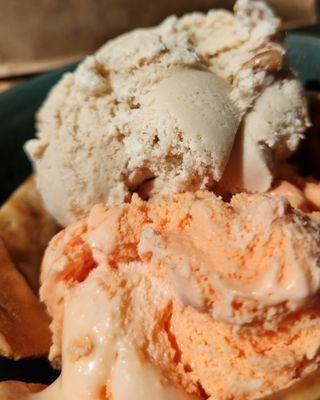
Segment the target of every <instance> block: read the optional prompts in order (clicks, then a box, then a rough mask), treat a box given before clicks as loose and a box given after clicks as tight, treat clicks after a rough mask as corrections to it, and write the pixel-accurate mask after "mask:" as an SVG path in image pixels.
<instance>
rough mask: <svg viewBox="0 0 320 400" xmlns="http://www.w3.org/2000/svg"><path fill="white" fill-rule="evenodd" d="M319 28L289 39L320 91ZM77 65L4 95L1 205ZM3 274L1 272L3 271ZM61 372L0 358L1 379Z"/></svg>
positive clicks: (24, 171)
mask: <svg viewBox="0 0 320 400" xmlns="http://www.w3.org/2000/svg"><path fill="white" fill-rule="evenodd" d="M317 31H319V32H320V30H319V29H313V30H312V29H311V30H309V31H308V32H295V33H290V34H288V35H287V36H286V38H285V41H286V43H287V47H288V56H289V58H290V60H291V63H292V64H293V65H294V67H295V69H296V70H297V71H298V73H299V75H300V78H301V80H302V82H303V83H304V85H305V86H306V87H308V88H314V89H320V34H319V36H318V34H317ZM74 68H75V65H70V66H68V67H65V68H62V69H59V70H56V71H54V72H50V73H48V74H44V75H42V76H40V77H37V78H34V79H31V80H30V81H28V82H27V83H24V84H21V85H19V86H17V87H15V88H13V89H11V90H8V91H7V92H5V93H3V94H1V95H0V204H1V203H2V202H3V201H4V200H5V199H6V198H7V197H8V196H9V194H10V193H11V192H12V191H13V190H14V189H15V188H16V187H17V186H18V185H19V184H20V183H21V182H22V181H23V180H24V179H25V178H26V177H27V176H28V175H29V174H30V172H31V165H30V163H29V161H28V159H27V157H26V155H25V154H24V152H23V148H22V147H23V144H24V143H25V141H26V140H27V139H29V138H31V137H33V136H34V132H35V126H34V117H35V112H36V111H37V109H38V108H39V106H40V105H41V103H42V101H43V100H44V98H45V97H46V95H47V93H48V91H49V90H50V88H51V87H52V86H53V85H54V84H55V83H56V82H57V81H58V80H59V79H60V77H61V76H62V75H63V74H64V73H66V72H68V71H72V70H73V69H74ZM0 273H1V271H0ZM56 375H57V373H56V372H54V371H53V370H52V369H51V368H50V366H49V364H48V362H47V361H46V360H25V361H19V362H13V361H8V360H6V359H4V358H1V357H0V380H8V379H16V380H24V381H26V382H43V383H49V382H51V381H52V380H53V379H54V378H55V377H56Z"/></svg>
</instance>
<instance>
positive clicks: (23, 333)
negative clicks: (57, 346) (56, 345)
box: [0, 240, 50, 399]
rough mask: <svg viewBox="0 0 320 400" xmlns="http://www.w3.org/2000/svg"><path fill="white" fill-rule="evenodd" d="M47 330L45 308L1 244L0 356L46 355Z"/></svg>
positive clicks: (1, 242)
mask: <svg viewBox="0 0 320 400" xmlns="http://www.w3.org/2000/svg"><path fill="white" fill-rule="evenodd" d="M48 326H49V317H48V316H47V314H46V312H45V310H44V308H43V307H42V305H41V304H40V302H39V300H38V298H37V297H36V295H35V294H34V293H33V292H32V290H31V289H30V287H29V285H28V284H27V282H26V281H25V279H24V278H23V277H22V275H21V274H20V273H19V272H18V271H17V269H16V268H15V266H14V264H13V263H12V261H11V259H10V256H9V254H8V252H7V250H6V248H5V245H4V243H3V241H2V240H0V355H2V356H5V357H10V358H13V359H20V358H26V357H39V356H43V355H45V354H47V352H48V349H49V346H50V334H49V329H48ZM0 398H1V399H2V397H1V396H0Z"/></svg>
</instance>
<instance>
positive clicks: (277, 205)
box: [31, 191, 320, 400]
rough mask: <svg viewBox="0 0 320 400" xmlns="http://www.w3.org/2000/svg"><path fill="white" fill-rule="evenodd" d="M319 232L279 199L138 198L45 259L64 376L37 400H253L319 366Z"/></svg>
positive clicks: (67, 234)
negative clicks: (228, 200) (145, 199)
mask: <svg viewBox="0 0 320 400" xmlns="http://www.w3.org/2000/svg"><path fill="white" fill-rule="evenodd" d="M319 245H320V235H319V225H318V224H317V223H316V222H315V221H312V220H311V219H310V218H308V217H307V216H306V215H305V214H303V213H301V212H300V211H296V210H294V209H293V208H292V207H291V206H290V205H289V203H288V201H287V200H285V199H284V198H283V197H281V196H278V195H273V196H271V195H264V194H251V195H250V194H238V195H235V196H233V198H232V200H231V201H230V203H227V202H224V201H223V200H222V199H221V198H219V197H216V196H215V195H214V194H213V193H210V192H207V191H198V192H195V193H191V192H188V193H183V194H175V195H172V194H168V195H156V196H154V197H153V198H152V199H150V200H149V201H147V202H146V201H143V200H141V199H140V198H139V197H138V196H137V195H134V196H133V198H132V200H131V202H130V203H129V204H123V205H119V206H113V207H108V206H105V205H96V206H95V207H94V208H93V209H92V211H91V212H90V214H89V216H88V217H87V218H85V219H82V220H80V221H79V222H76V223H75V224H73V225H71V226H69V227H68V228H66V229H65V230H63V231H62V232H60V233H59V234H58V235H57V236H56V237H55V238H54V239H53V240H52V241H51V244H50V246H49V248H48V249H47V252H46V255H45V258H44V262H43V269H42V276H41V279H42V286H41V292H40V293H41V298H42V300H43V301H44V302H45V303H46V305H47V308H48V311H49V313H50V315H51V316H52V318H53V320H52V325H51V329H52V332H53V344H52V347H51V351H50V359H51V360H52V361H55V362H57V361H59V360H60V359H61V360H62V372H61V376H60V378H59V379H58V381H57V382H55V383H54V384H53V385H52V386H51V387H49V388H48V389H46V390H45V391H43V392H41V393H40V394H37V395H33V396H32V397H31V398H32V399H39V400H40V399H41V400H45V399H54V400H55V399H57V398H59V399H61V400H63V399H68V400H70V399H79V398H81V399H83V400H87V399H88V400H89V399H90V400H91V399H92V400H96V399H114V400H123V399H125V398H130V399H135V398H137V399H138V398H139V399H141V398H152V397H154V398H156V399H159V400H160V399H161V400H162V399H165V400H167V399H207V398H212V399H219V400H220V399H221V400H224V399H225V400H227V399H239V400H242V399H247V400H248V399H258V398H260V397H262V396H264V395H268V394H270V393H273V392H275V391H277V390H279V389H282V388H285V387H287V386H289V385H291V384H292V383H294V382H295V381H297V380H299V378H301V377H303V376H305V375H306V374H308V373H309V372H312V371H314V370H315V369H317V367H318V365H319V362H320V360H319V350H320V343H319V335H320V323H319V322H320V314H319V305H318V304H319V303H318V298H319V288H320V265H319V248H320V247H319Z"/></svg>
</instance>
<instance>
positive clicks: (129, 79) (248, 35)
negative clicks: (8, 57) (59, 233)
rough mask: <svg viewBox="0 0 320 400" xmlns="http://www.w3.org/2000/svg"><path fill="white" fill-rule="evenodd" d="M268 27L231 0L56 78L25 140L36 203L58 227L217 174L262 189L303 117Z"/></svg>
mask: <svg viewBox="0 0 320 400" xmlns="http://www.w3.org/2000/svg"><path fill="white" fill-rule="evenodd" d="M278 26H279V20H278V19H277V18H276V17H275V16H274V14H273V13H272V11H271V10H270V9H269V8H268V7H267V6H266V5H265V4H264V3H263V2H259V1H251V0H239V1H238V2H237V4H236V6H235V10H234V13H231V12H229V11H224V10H212V11H210V12H209V13H208V14H202V13H191V14H187V15H185V16H183V17H181V18H177V17H175V16H172V17H169V18H167V19H166V20H165V21H164V22H163V23H162V24H160V25H159V26H157V27H155V28H150V29H138V30H135V31H133V32H130V33H127V34H125V35H122V36H120V37H118V38H116V39H114V40H111V41H110V42H108V43H107V44H106V45H104V46H103V47H102V48H101V49H100V50H99V51H98V52H97V53H96V54H94V55H93V56H90V57H88V58H87V59H86V60H84V61H83V62H82V63H81V64H80V65H79V67H78V68H77V70H76V71H75V72H74V73H69V74H66V75H65V76H64V77H63V78H62V80H61V81H60V82H59V83H58V84H57V85H56V86H55V87H54V88H53V89H52V91H51V93H50V94H49V96H48V99H47V100H46V102H45V103H44V105H43V107H42V108H41V110H40V112H39V113H38V117H37V127H38V132H37V139H35V140H31V141H29V142H28V143H27V146H26V149H27V152H28V153H29V155H30V157H31V159H32V160H33V162H34V165H35V168H36V171H37V183H38V188H39V190H40V193H41V194H42V197H43V199H44V202H45V204H46V207H47V209H48V210H49V211H50V212H51V213H52V214H53V215H54V216H55V218H56V219H57V220H58V221H59V222H60V223H61V224H63V225H66V224H68V223H69V222H72V221H74V220H75V219H77V218H78V217H80V216H82V215H85V214H86V213H87V212H88V211H89V210H90V208H91V206H92V205H93V204H95V203H97V202H104V203H107V204H117V203H121V202H124V201H128V200H129V199H130V197H131V194H132V193H133V192H138V193H140V195H142V196H144V197H146V198H148V197H150V196H152V195H154V194H155V193H159V192H160V193H165V192H180V191H184V190H192V191H194V190H197V189H205V188H207V189H210V190H211V189H214V188H215V187H216V185H217V183H218V182H219V181H220V180H221V178H222V177H223V180H222V183H221V185H220V186H221V188H223V190H225V191H227V192H236V191H238V190H239V189H241V190H246V191H264V190H266V189H268V188H269V187H270V184H271V182H272V178H273V169H274V166H275V164H276V162H277V158H278V156H279V154H281V157H284V156H285V155H287V154H289V153H290V152H292V151H294V150H295V148H296V147H297V145H298V142H299V140H300V138H301V136H302V133H303V131H304V129H305V127H306V126H307V125H308V117H307V111H306V105H305V101H304V97H303V94H302V91H301V87H300V85H299V83H298V81H297V80H296V79H295V78H292V77H290V74H289V73H288V72H286V68H285V67H284V66H283V64H284V63H283V56H284V53H285V50H284V48H283V47H282V45H281V44H279V43H277V42H276V39H275V37H276V36H275V35H276V33H277V29H278ZM288 94H291V95H292V96H291V97H292V100H291V101H290V100H289V98H290V96H288ZM270 98H275V101H276V103H277V105H278V106H279V109H278V110H276V109H275V108H273V106H272V102H270ZM250 110H252V111H250ZM241 121H242V123H241ZM270 121H271V122H270ZM292 121H293V122H294V123H293V124H291V122H292ZM240 123H241V128H240V129H239V126H240ZM260 128H261V129H260ZM280 148H281V149H280ZM230 176H231V178H230ZM257 177H259V180H258V181H257ZM219 190H220V189H219Z"/></svg>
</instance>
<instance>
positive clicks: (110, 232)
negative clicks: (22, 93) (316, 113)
mask: <svg viewBox="0 0 320 400" xmlns="http://www.w3.org/2000/svg"><path fill="white" fill-rule="evenodd" d="M279 23H280V21H279V20H278V19H277V18H276V17H275V15H274V14H273V12H272V11H271V9H270V8H269V7H268V6H267V5H266V4H265V3H263V2H260V1H250V0H238V2H237V3H236V5H235V8H234V13H231V12H228V11H224V10H212V11H210V12H209V13H208V14H207V15H205V14H201V13H192V14H187V15H185V16H183V17H181V18H177V17H174V16H173V17H169V18H168V19H166V20H165V21H164V22H163V23H162V24H160V25H159V26H157V27H154V28H149V29H139V30H135V31H133V32H130V33H127V34H125V35H122V36H120V37H118V38H116V39H114V40H112V41H110V42H108V43H107V44H106V45H105V46H103V47H102V48H101V49H100V50H98V52H97V53H96V54H95V55H93V56H90V57H88V58H87V59H86V60H84V61H83V62H82V63H81V64H80V65H79V66H78V68H77V69H76V71H75V72H74V73H68V74H66V75H65V76H64V77H63V78H62V80H61V81H60V82H59V83H58V84H57V85H56V86H55V87H54V88H53V89H52V91H51V93H50V94H49V96H48V98H47V100H46V102H45V103H44V105H43V107H42V108H41V110H40V112H39V114H38V118H37V127H38V132H37V138H36V139H33V140H31V141H29V142H28V143H27V144H26V150H27V152H28V154H29V155H30V157H31V159H32V160H33V163H34V166H35V174H36V181H37V187H38V189H39V192H40V194H41V197H42V199H43V202H44V206H45V209H46V211H44V214H43V218H44V226H43V232H44V236H43V238H42V239H41V240H36V241H35V243H36V246H35V247H36V248H37V249H39V251H38V252H36V253H32V252H30V253H28V252H25V253H23V254H24V256H27V258H28V259H29V260H31V261H32V262H31V263H30V264H28V263H27V265H29V266H30V265H34V264H38V258H37V256H38V255H39V254H40V253H41V249H43V244H44V243H45V242H46V241H47V240H48V237H49V236H52V235H53V234H54V231H55V229H57V225H56V223H55V222H54V221H53V219H52V218H51V217H50V216H49V215H48V214H47V212H48V213H50V214H51V215H52V217H53V218H54V219H55V220H56V221H57V222H58V223H59V224H61V225H63V226H65V229H63V230H61V231H60V232H59V233H58V234H57V235H56V236H54V237H53V239H52V240H51V241H50V244H49V246H48V248H47V250H46V252H45V255H44V258H43V262H42V268H41V286H40V299H41V300H42V301H43V303H44V304H45V306H46V309H47V312H48V314H49V316H50V318H51V324H50V329H51V333H52V339H51V346H50V352H49V360H50V362H51V363H52V364H53V365H54V366H55V367H56V368H61V374H60V377H59V378H58V380H57V381H56V382H54V383H53V384H52V385H50V386H49V387H47V388H46V389H44V390H40V389H41V388H37V387H31V386H27V385H23V384H22V383H15V382H9V383H2V384H0V393H1V390H2V391H3V393H5V396H6V397H5V398H7V399H14V400H22V399H28V400H57V399H59V400H72V399H77V400H79V399H81V400H111V399H112V400H124V399H149V398H155V399H159V400H170V399H172V400H173V399H178V400H179V399H181V400H182V399H188V400H191V399H195V400H196V399H198V400H203V399H218V400H231V399H238V400H255V399H260V398H264V397H265V396H278V397H275V398H279V396H287V397H283V398H294V397H290V396H291V394H292V393H293V395H297V394H299V393H300V394H301V396H302V394H303V393H304V394H305V393H306V384H307V382H309V383H310V382H312V380H313V379H314V376H315V375H316V376H317V375H318V374H319V370H318V369H319V363H320V356H319V354H320V341H319V338H320V324H319V322H320V321H319V318H320V313H319V305H318V300H319V293H320V291H319V289H320V264H319V254H320V251H319V250H320V234H319V229H320V225H319V224H320V200H319V199H320V182H319V181H317V180H315V179H311V178H303V177H301V176H300V174H299V172H298V170H297V169H295V167H294V166H292V165H291V164H290V163H288V161H287V160H288V159H289V157H290V156H291V155H292V154H293V153H294V152H295V151H296V150H297V149H298V146H299V144H300V142H301V140H302V139H303V137H304V133H305V131H306V129H307V128H308V127H309V126H310V121H309V116H308V110H307V102H306V96H305V94H304V92H303V89H302V86H301V84H300V83H299V80H298V78H297V77H296V76H295V74H294V72H292V71H291V69H290V66H288V65H287V62H286V59H285V48H284V47H283V45H282V43H281V40H280V39H279V36H278V27H279ZM41 207H42V205H41ZM9 209H10V208H9ZM0 219H1V213H0ZM0 226H1V224H0ZM22 226H24V224H23V223H22V224H21V227H22ZM47 228H48V229H47ZM21 229H22V228H21ZM24 229H25V231H27V229H26V228H24ZM9 237H10V236H9ZM11 238H12V236H11ZM7 242H8V243H9V244H8V245H7V247H10V243H11V242H12V239H7ZM22 248H23V250H24V251H25V250H26V249H27V246H23V247H22ZM11 252H12V253H13V254H14V253H17V251H15V250H11ZM12 258H14V257H13V256H12ZM22 260H23V257H20V258H18V257H17V258H16V259H15V263H16V265H18V266H19V269H20V271H21V273H22V274H24V275H25V276H26V279H27V281H28V282H29V284H30V285H31V286H32V285H33V288H34V290H35V291H36V290H37V285H36V283H35V281H34V276H33V275H32V274H30V271H36V269H34V270H33V269H32V267H26V266H25V264H24V263H23V262H22ZM35 276H37V272H36V273H35ZM4 326H5V325H4ZM0 331H1V325H0ZM1 333H2V331H1ZM7 336H8V335H7ZM0 345H1V343H0ZM44 347H46V346H44ZM0 348H1V346H0ZM16 385H17V386H16ZM310 387H311V388H313V389H312V390H313V395H315V394H316V393H318V391H319V388H318V385H316V384H313V385H310ZM38 389H39V390H38ZM32 391H38V393H32ZM290 393H291V394H290ZM10 396H11V397H10ZM288 396H289V397H288ZM280 398H282V397H280Z"/></svg>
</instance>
